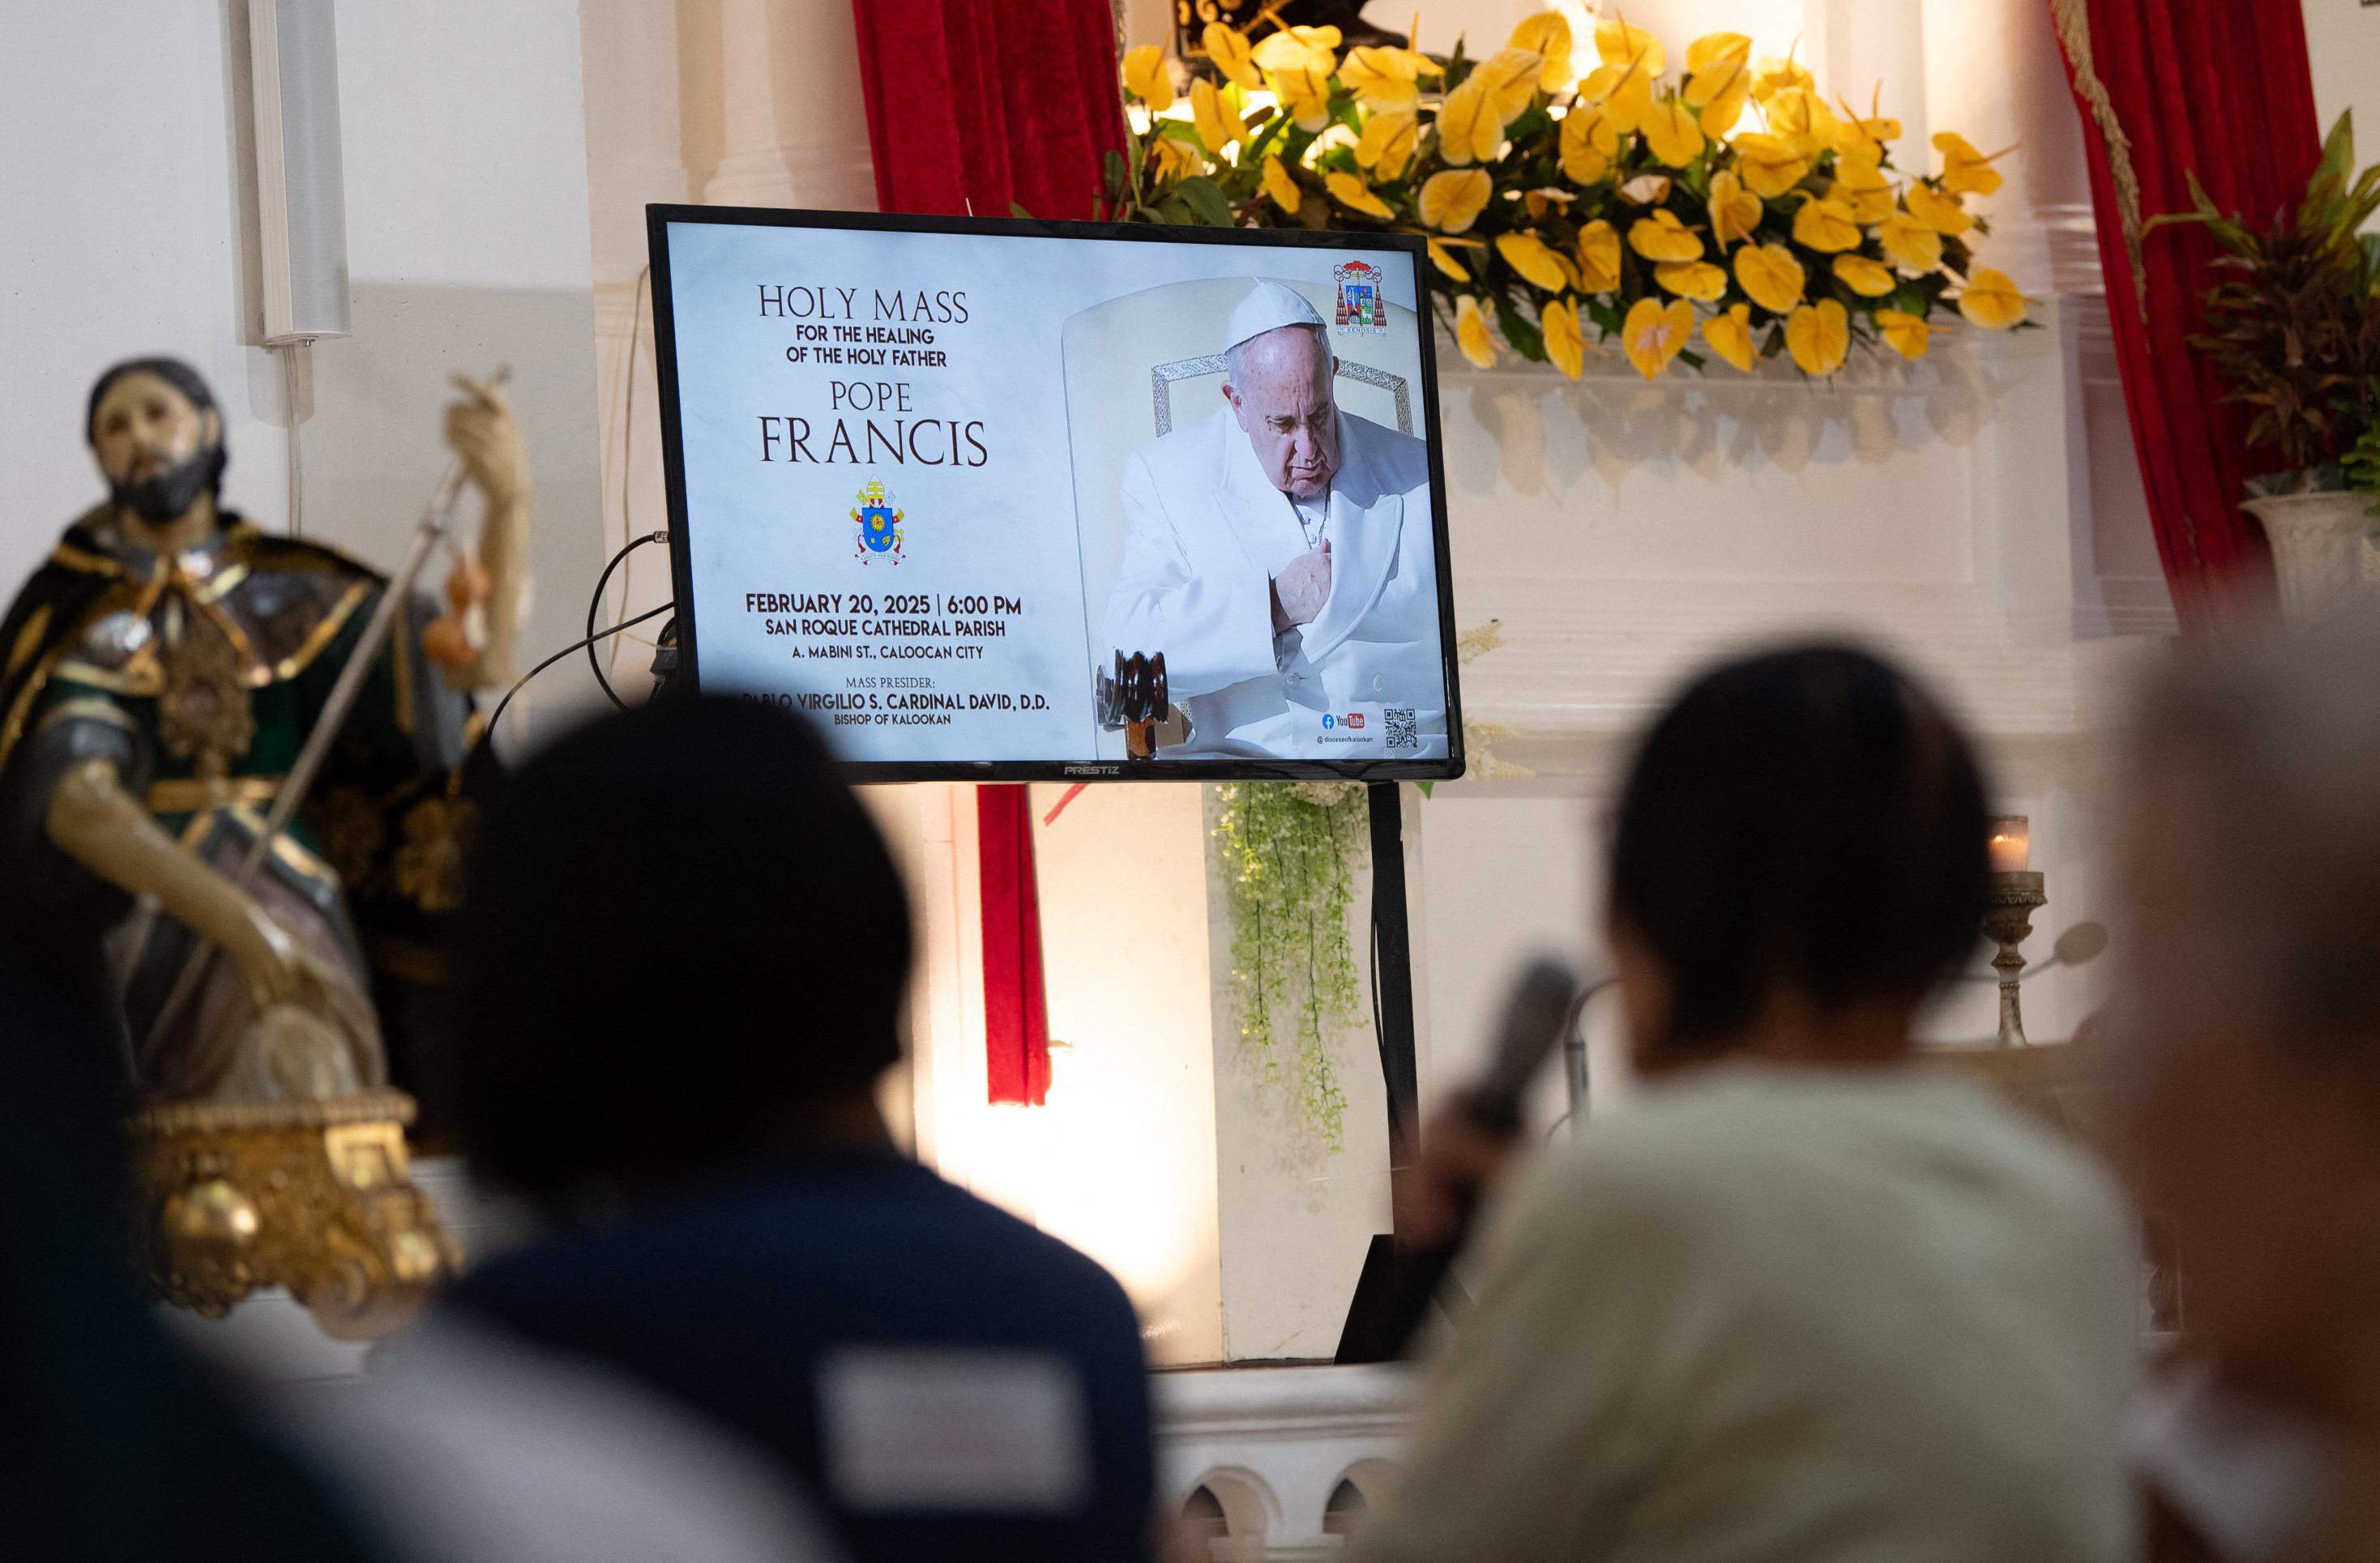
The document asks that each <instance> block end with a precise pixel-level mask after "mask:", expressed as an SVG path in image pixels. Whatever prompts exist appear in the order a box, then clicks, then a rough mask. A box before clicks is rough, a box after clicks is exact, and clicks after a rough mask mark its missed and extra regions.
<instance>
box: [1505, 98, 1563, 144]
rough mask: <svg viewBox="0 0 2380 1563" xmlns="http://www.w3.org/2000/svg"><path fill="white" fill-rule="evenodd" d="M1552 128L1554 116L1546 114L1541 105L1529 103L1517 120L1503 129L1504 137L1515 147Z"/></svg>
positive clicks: (1544, 107)
mask: <svg viewBox="0 0 2380 1563" xmlns="http://www.w3.org/2000/svg"><path fill="white" fill-rule="evenodd" d="M1553 127H1554V116H1553V115H1550V114H1548V113H1547V112H1546V106H1545V105H1544V104H1543V103H1531V104H1530V105H1529V106H1528V107H1527V108H1525V109H1524V110H1522V111H1521V114H1520V116H1519V117H1518V118H1516V119H1514V120H1513V121H1512V124H1510V125H1508V126H1506V127H1504V137H1505V139H1507V140H1509V141H1511V142H1512V144H1513V145H1514V146H1516V147H1517V146H1522V145H1524V144H1526V143H1527V142H1528V141H1529V139H1531V138H1533V137H1536V136H1540V135H1543V134H1544V133H1545V132H1547V131H1548V130H1550V129H1552V128H1553Z"/></svg>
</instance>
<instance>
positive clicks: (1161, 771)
mask: <svg viewBox="0 0 2380 1563" xmlns="http://www.w3.org/2000/svg"><path fill="white" fill-rule="evenodd" d="M674 223H685V224H711V225H717V226H729V227H755V228H847V229H860V230H864V231H869V232H878V233H909V234H976V235H998V236H1014V237H1022V238H1059V239H1071V238H1086V239H1111V240H1121V241H1123V242H1125V243H1132V244H1234V245H1239V246H1242V247H1244V248H1266V247H1268V246H1270V247H1277V248H1291V249H1366V250H1372V251H1376V252H1377V251H1379V250H1394V251H1398V252H1401V253H1403V254H1404V255H1405V256H1406V257H1407V259H1408V261H1409V262H1410V263H1411V265H1412V266H1413V270H1414V297H1415V299H1416V300H1417V301H1418V303H1419V305H1420V314H1421V320H1420V321H1419V326H1420V336H1421V406H1422V419H1423V429H1424V443H1425V444H1426V445H1427V447H1428V451H1429V493H1430V527H1431V531H1432V536H1433V539H1434V546H1435V551H1436V554H1437V562H1438V618H1439V662H1440V668H1441V672H1442V674H1443V677H1444V679H1445V684H1446V742H1447V752H1446V756H1445V757H1444V758H1441V759H1395V760H1391V759H1359V760H1255V759H1217V760H1206V759H1200V760H1161V759H1160V760H1102V759H1097V758H1088V759H1081V760H1066V759H1049V760H982V761H966V760H940V759H937V760H845V761H844V762H843V764H844V772H845V774H846V775H848V776H849V777H850V778H851V779H852V780H853V781H855V782H1330V781H1343V782H1447V781H1452V780H1455V779H1456V778H1459V777H1460V776H1462V775H1463V697H1462V688H1461V684H1460V681H1459V679H1458V677H1457V672H1456V660H1457V658H1456V654H1455V639H1454V636H1455V631H1454V575H1453V566H1452V563H1451V559H1450V557H1449V553H1450V550H1449V546H1448V544H1449V539H1448V527H1447V505H1446V501H1447V489H1446V471H1445V463H1444V459H1443V454H1442V452H1441V448H1440V447H1441V435H1440V428H1439V411H1438V345H1437V332H1436V331H1435V329H1434V328H1433V324H1432V317H1431V311H1430V301H1429V299H1430V295H1429V289H1430V277H1429V272H1430V267H1429V263H1428V248H1427V241H1426V240H1425V239H1424V238H1423V237H1422V236H1419V235H1415V234H1392V233H1373V232H1361V231H1352V230H1351V231H1330V232H1312V231H1298V230H1289V229H1280V228H1193V227H1175V226H1171V225H1167V224H1147V223H1071V222H1058V221H1054V220H1052V221H1045V220H1043V219H1040V218H1034V217H930V216H913V215H907V214H896V213H890V212H816V211H808V210H803V209H796V208H776V207H753V206H686V205H681V204H674V203H666V202H654V203H652V204H650V205H648V206H647V207H646V208H645V238H646V245H647V248H648V251H649V254H650V259H651V264H652V305H653V364H654V368H655V370H656V372H657V378H658V381H659V387H660V393H661V419H662V469H663V477H664V480H665V485H666V488H667V491H668V499H669V523H670V576H671V582H670V584H671V588H672V591H673V593H674V597H675V601H676V608H677V614H676V623H677V655H678V672H679V676H681V677H683V678H685V679H686V681H687V683H688V685H690V686H691V687H693V688H695V689H698V690H699V689H700V688H701V687H702V674H701V670H702V660H701V658H702V653H701V644H700V636H699V634H698V626H697V624H696V622H695V612H694V588H693V554H692V546H691V543H690V541H689V539H688V536H687V531H686V449H685V445H684V442H683V430H682V425H681V416H680V410H679V406H678V364H677V322H676V318H675V311H674V300H673V297H672V292H671V286H670V261H669V229H670V225H671V224H674ZM829 742H830V744H832V736H830V738H829Z"/></svg>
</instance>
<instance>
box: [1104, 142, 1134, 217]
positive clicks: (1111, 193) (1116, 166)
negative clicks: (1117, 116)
mask: <svg viewBox="0 0 2380 1563" xmlns="http://www.w3.org/2000/svg"><path fill="white" fill-rule="evenodd" d="M1127 134H1129V132H1127ZM1103 165H1104V167H1105V168H1106V171H1107V180H1108V199H1109V200H1123V193H1124V191H1125V190H1126V189H1127V188H1130V187H1131V184H1132V171H1131V169H1130V167H1129V166H1127V165H1126V164H1125V163H1124V160H1123V153H1122V152H1120V151H1116V150H1115V148H1113V147H1110V148H1109V149H1108V155H1107V157H1106V159H1105V160H1104V164H1103Z"/></svg>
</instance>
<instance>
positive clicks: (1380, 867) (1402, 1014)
mask: <svg viewBox="0 0 2380 1563" xmlns="http://www.w3.org/2000/svg"><path fill="white" fill-rule="evenodd" d="M1365 792H1366V801H1367V802H1368V804H1369V805H1370V808H1371V817H1372V975H1373V978H1374V981H1375V984H1376V987H1377V991H1378V999H1377V1000H1376V1001H1375V1006H1374V1007H1375V1009H1376V1011H1377V1013H1375V1014H1374V1016H1373V1017H1372V1018H1373V1023H1374V1025H1375V1028H1376V1029H1377V1031H1378V1036H1379V1043H1380V1078H1381V1081H1382V1082H1383V1083H1384V1084H1386V1086H1387V1087H1388V1104H1389V1184H1390V1191H1391V1193H1390V1200H1391V1204H1390V1226H1391V1227H1392V1228H1393V1226H1394V1224H1395V1221H1394V1210H1395V1206H1394V1203H1393V1201H1394V1191H1395V1189H1396V1187H1397V1185H1398V1184H1399V1183H1401V1182H1403V1180H1404V1176H1405V1169H1406V1168H1407V1167H1409V1166H1411V1165H1412V1164H1413V1157H1414V1153H1415V1151H1416V1150H1417V1149H1419V1148H1420V1145H1421V1082H1420V1065H1419V1062H1418V1060H1416V1058H1415V1051H1414V993H1413V930H1412V925H1411V922H1410V920H1409V917H1408V908H1407V903H1406V893H1405V839H1404V800H1403V797H1402V796H1401V795H1400V794H1399V788H1398V784H1397V783H1396V782H1372V783H1371V784H1370V785H1369V786H1367V787H1366V789H1365ZM1399 1293H1400V1288H1399V1286H1398V1265H1397V1245H1396V1238H1395V1235H1394V1233H1393V1231H1390V1232H1381V1233H1376V1234H1375V1235H1374V1236H1373V1238H1372V1243H1371V1247H1370V1248H1369V1249H1368V1250H1367V1251H1366V1254H1365V1255H1364V1274H1363V1278H1361V1279H1360V1280H1358V1281H1357V1282H1356V1283H1355V1299H1354V1303H1351V1304H1349V1306H1348V1309H1347V1325H1346V1328H1345V1329H1344V1331H1342V1334H1341V1335H1340V1338H1339V1353H1338V1360H1339V1361H1340V1362H1342V1363H1377V1362H1386V1361H1389V1360H1390V1359H1391V1358H1392V1357H1394V1356H1395V1355H1396V1353H1397V1351H1398V1349H1399V1347H1400V1346H1401V1345H1402V1344H1403V1342H1402V1341H1400V1340H1393V1339H1388V1337H1390V1336H1391V1335H1394V1334H1396V1333H1398V1331H1397V1330H1396V1329H1395V1328H1394V1327H1393V1326H1391V1325H1390V1323H1389V1321H1390V1319H1391V1318H1392V1317H1393V1316H1394V1315H1395V1313H1396V1311H1397V1304H1398V1302H1399Z"/></svg>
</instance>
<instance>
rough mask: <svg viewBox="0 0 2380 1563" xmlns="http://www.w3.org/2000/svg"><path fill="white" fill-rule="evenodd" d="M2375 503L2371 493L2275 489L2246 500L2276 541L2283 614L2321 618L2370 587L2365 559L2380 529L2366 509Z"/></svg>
mask: <svg viewBox="0 0 2380 1563" xmlns="http://www.w3.org/2000/svg"><path fill="white" fill-rule="evenodd" d="M2371 503H2372V496H2370V495H2369V494H2350V493H2335V492H2333V493H2315V494H2275V495H2272V496H2270V497H2268V498H2265V499H2252V500H2248V501H2245V502H2244V503H2243V506H2242V508H2244V509H2246V510H2247V511H2248V512H2249V513H2250V514H2251V515H2254V516H2255V518H2256V519H2257V520H2258V521H2259V522H2261V523H2262V524H2263V526H2264V528H2265V540H2266V541H2267V542H2269V543H2271V544H2272V545H2273V574H2274V576H2275V577H2276V578H2277V581H2278V582H2279V584H2280V588H2281V612H2282V613H2283V614H2284V615H2285V616H2287V617H2288V618H2290V619H2293V620H2305V619H2313V618H2319V617H2321V616H2322V615H2323V614H2324V613H2325V612H2329V611H2330V610H2331V609H2333V608H2335V607H2337V606H2338V605H2339V604H2340V603H2342V602H2345V601H2346V600H2349V599H2350V598H2353V597H2357V596H2360V595H2362V593H2364V592H2366V591H2368V590H2370V589H2371V588H2370V587H2368V586H2367V585H2366V564H2365V561H2366V559H2367V558H2368V557H2369V555H2370V554H2371V551H2372V543H2371V539H2372V538H2373V537H2374V533H2375V529H2380V524H2376V523H2375V522H2374V518H2373V517H2371V516H2369V515H2365V514H2364V512H2365V510H2366V509H2367V508H2368V507H2369V506H2370V505H2371Z"/></svg>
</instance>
